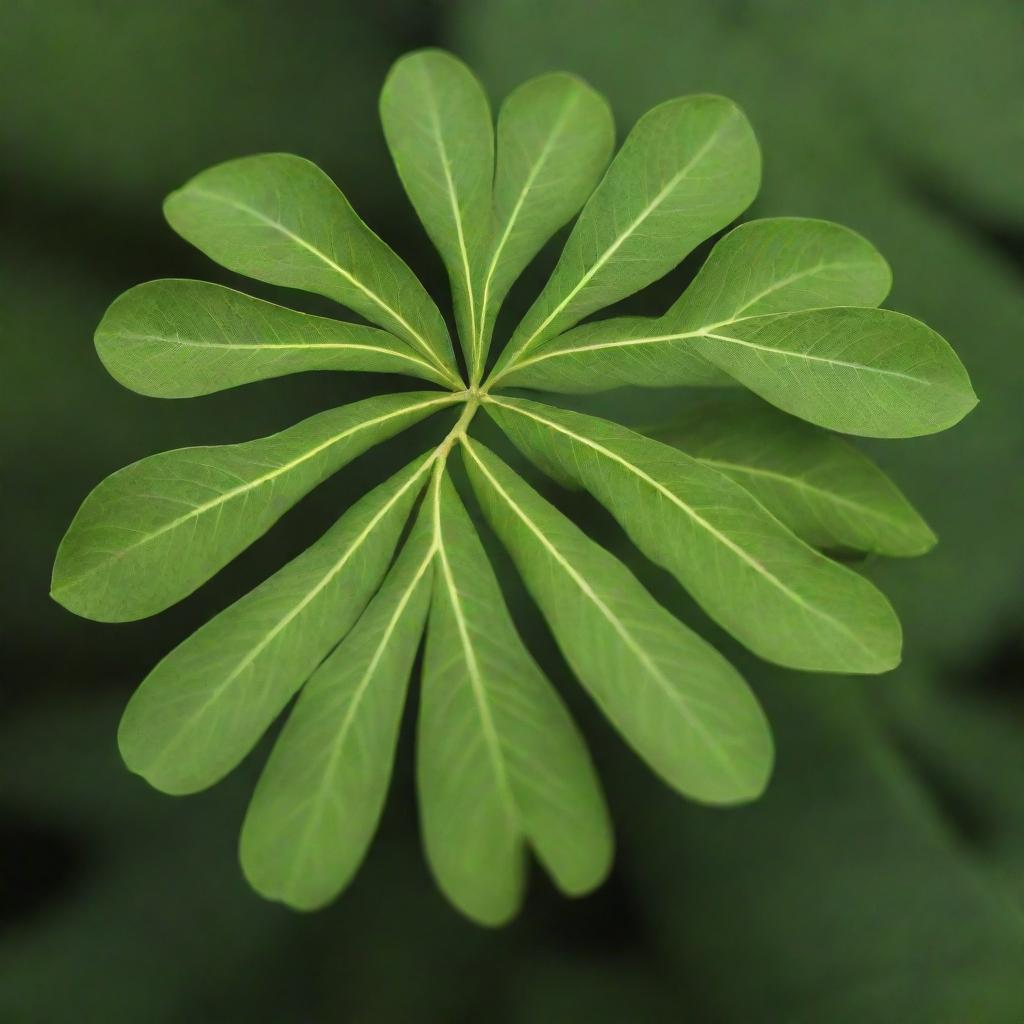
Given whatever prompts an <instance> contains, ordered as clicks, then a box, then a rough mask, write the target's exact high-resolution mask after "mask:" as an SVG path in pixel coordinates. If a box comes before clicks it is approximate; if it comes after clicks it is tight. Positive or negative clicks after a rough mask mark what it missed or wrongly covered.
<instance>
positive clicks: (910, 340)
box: [700, 306, 978, 437]
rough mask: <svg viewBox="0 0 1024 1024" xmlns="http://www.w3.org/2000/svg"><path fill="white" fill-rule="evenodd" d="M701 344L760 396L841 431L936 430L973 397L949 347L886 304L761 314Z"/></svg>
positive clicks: (900, 433)
mask: <svg viewBox="0 0 1024 1024" xmlns="http://www.w3.org/2000/svg"><path fill="white" fill-rule="evenodd" d="M700 351H701V353H702V354H704V355H705V356H706V357H707V358H708V359H710V360H711V361H712V362H714V363H715V364H716V365H717V366H719V367H721V368H722V369H723V370H725V371H726V372H727V373H728V374H729V375H730V376H731V377H734V378H735V379H736V380H737V381H739V382H740V383H741V384H743V385H744V386H745V387H748V388H749V389H750V390H751V391H753V392H754V393H755V394H757V395H760V396H761V397H762V398H763V399H765V401H768V402H771V403H772V404H773V405H776V406H778V407H779V408H780V409H783V410H785V411H786V412H789V413H792V414H793V415H794V416H799V417H800V418H801V419H805V420H809V421H810V422H811V423H817V424H818V425H819V426H822V427H828V428H830V429H831V430H839V431H842V432H843V433H847V434H860V435H862V436H864V437H916V436H918V435H920V434H933V433H935V432H936V431H939V430H946V429H948V428H949V427H951V426H953V424H954V423H959V422H960V420H962V419H963V418H964V416H966V415H967V413H969V412H970V411H971V409H973V408H974V406H975V405H977V402H978V399H977V398H976V397H975V394H974V391H973V389H972V388H971V382H970V380H969V378H968V376H967V372H966V371H965V370H964V368H963V366H962V365H961V363H960V360H959V359H957V357H956V354H955V353H954V352H953V350H952V349H951V348H950V347H949V345H948V344H947V343H946V342H945V341H944V340H943V339H942V338H940V337H939V335H937V334H936V333H935V332H934V331H933V330H931V328H929V327H926V326H925V325H924V324H923V323H921V322H920V321H919V320H915V319H914V318H913V317H909V316H904V315H903V314H902V313H893V312H891V311H890V310H888V309H861V308H859V307H855V306H850V307H840V308H837V309H808V310H804V311H803V312H799V313H773V314H768V315H767V316H757V317H753V318H752V319H750V320H743V321H741V322H738V323H735V324H733V325H732V326H730V327H723V328H718V329H716V330H714V331H709V332H708V333H706V334H704V335H703V336H702V337H701V339H700Z"/></svg>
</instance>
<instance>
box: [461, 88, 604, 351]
mask: <svg viewBox="0 0 1024 1024" xmlns="http://www.w3.org/2000/svg"><path fill="white" fill-rule="evenodd" d="M614 145H615V122H614V120H613V118H612V112H611V110H610V109H609V107H608V104H607V102H606V101H605V99H604V97H603V96H601V95H599V94H598V93H596V92H595V91H594V90H593V89H591V88H590V86H589V85H587V84H586V82H583V81H582V80H581V79H579V78H576V77H575V76H574V75H566V74H561V73H554V74H548V75H539V76H538V77H537V78H531V79H530V80H529V81H528V82H524V83H523V84H522V85H521V86H519V88H518V89H515V90H514V91H513V92H512V93H510V94H509V96H508V98H507V99H506V100H505V102H504V103H503V104H502V106H501V110H500V111H499V112H498V144H497V148H498V155H497V170H496V175H495V181H494V227H493V229H492V233H491V242H490V247H489V249H488V252H487V259H486V260H485V267H484V270H483V277H482V283H481V286H480V296H481V298H480V327H479V330H478V332H477V333H478V336H479V337H480V338H482V339H483V340H482V344H483V349H484V354H483V355H484V358H486V354H487V347H488V345H489V343H490V338H491V333H492V331H493V329H494V321H495V319H496V317H497V315H498V310H499V309H500V307H501V303H502V300H503V299H504V298H505V296H506V295H507V293H508V290H509V288H510V287H511V286H512V284H513V282H514V281H515V280H516V278H518V277H519V275H520V274H521V273H522V272H523V270H525V269H526V267H527V265H528V264H529V263H530V261H531V260H532V259H533V258H534V256H536V255H537V253H538V252H539V250H540V248H541V246H543V245H544V243H545V242H546V241H547V240H548V239H549V238H551V236H552V235H553V234H554V233H555V232H556V231H557V230H558V229H559V228H560V227H562V226H563V225H564V224H567V223H568V222H569V221H570V220H571V219H572V217H573V216H574V215H575V214H576V213H577V212H578V211H579V209H580V207H581V206H582V205H583V204H584V203H585V202H586V200H587V197H588V196H589V195H590V194H591V192H593V191H594V187H595V186H596V185H597V183H598V181H599V179H600V177H601V174H602V173H603V172H604V169H605V167H607V165H608V161H609V159H610V158H611V155H612V149H613V148H614Z"/></svg>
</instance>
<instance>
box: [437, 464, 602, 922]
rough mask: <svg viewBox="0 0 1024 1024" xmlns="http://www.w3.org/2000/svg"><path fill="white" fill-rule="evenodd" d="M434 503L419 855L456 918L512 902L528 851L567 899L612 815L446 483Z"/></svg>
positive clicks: (491, 914) (505, 912)
mask: <svg viewBox="0 0 1024 1024" xmlns="http://www.w3.org/2000/svg"><path fill="white" fill-rule="evenodd" d="M428 500H429V501H430V502H431V503H432V517H433V529H434V545H435V548H436V562H435V568H434V597H433V602H432V604H431V611H430V622H429V625H428V628H427V648H426V657H425V660H424V664H423V693H422V697H421V701H420V718H419V728H418V733H417V776H418V779H419V790H420V802H421V807H422V816H423V839H424V843H425V844H426V850H427V859H428V861H429V863H430V867H431V869H432V871H433V872H434V875H435V877H436V878H437V881H438V884H439V885H440V886H441V888H442V889H443V890H444V892H445V893H446V894H447V895H448V898H449V899H450V900H451V901H452V902H453V903H454V904H455V905H456V906H457V907H459V908H460V909H461V910H462V911H463V912H464V913H466V914H468V915H469V916H470V917H472V918H473V919H474V920H477V921H480V922H481V923H483V924H491V925H495V924H501V923H502V922H504V921H506V920H508V918H510V917H511V916H512V915H513V914H514V913H515V912H516V910H517V909H518V908H519V903H520V901H521V900H522V896H523V885H524V882H525V871H526V860H525V855H526V849H527V846H529V847H530V848H532V849H533V851H534V852H535V853H536V855H537V857H538V858H539V860H540V861H541V863H542V864H543V865H544V867H545V868H546V869H547V871H548V872H549V874H550V875H551V876H552V878H553V880H554V881H555V884H556V885H558V886H559V888H561V889H563V890H564V891H565V892H568V893H582V892H586V891H587V890H589V889H592V888H594V886H596V885H597V884H598V883H599V882H600V881H601V880H602V879H603V878H604V876H605V874H606V873H607V871H608V867H609V865H610V862H611V855H612V842H611V830H610V826H609V823H608V815H607V811H606V810H605V806H604V800H603V798H602V796H601V791H600V788H599V786H598V783H597V780H596V778H595V777H594V773H593V768H592V767H591V764H590V759H589V757H588V756H587V752H586V748H585V747H584V745H583V741H582V739H581V738H580V736H579V733H578V732H577V731H576V728H575V726H574V725H573V724H572V721H571V719H570V718H569V715H568V713H567V712H566V710H565V708H564V706H563V705H562V702H561V700H559V698H558V696H557V694H556V693H555V691H554V690H553V689H552V687H551V684H550V683H549V682H548V681H547V680H546V679H545V678H544V676H543V674H542V673H541V670H540V669H539V668H538V667H537V664H536V662H535V661H534V660H533V658H532V657H531V656H530V654H529V652H528V651H527V649H526V648H525V647H524V646H523V642H522V640H520V638H519V634H518V633H517V632H516V628H515V626H514V625H513V624H512V620H511V619H510V618H509V615H508V611H507V609H506V608H505V603H504V601H503V599H502V596H501V591H500V589H499V587H498V581H497V580H496V579H495V577H494V571H493V570H492V569H491V567H490V564H489V562H488V561H487V556H486V554H485V553H484V549H483V546H482V545H481V544H480V541H479V539H478V538H477V536H476V532H475V530H474V529H473V525H472V523H471V521H470V519H469V516H468V515H467V514H466V511H465V509H464V508H463V506H462V503H461V502H460V500H459V497H458V495H457V494H456V493H455V489H454V487H453V486H452V484H451V482H450V481H449V480H447V479H442V478H441V477H438V478H437V479H436V481H435V484H434V486H433V487H432V490H431V493H430V495H429V496H428Z"/></svg>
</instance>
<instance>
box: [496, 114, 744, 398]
mask: <svg viewBox="0 0 1024 1024" xmlns="http://www.w3.org/2000/svg"><path fill="white" fill-rule="evenodd" d="M760 177H761V158H760V152H759V150H758V148H757V142H756V140H755V139H754V133H753V132H752V130H751V128H750V125H749V124H748V123H747V119H746V118H745V117H744V116H743V114H742V113H741V112H740V110H739V109H738V108H737V107H736V106H735V105H734V104H733V103H731V102H730V101H729V100H726V99H723V98H722V97H720V96H688V97H685V98H683V99H678V100H669V101H668V102H667V103H662V104H661V105H660V106H657V107H655V108H654V109H653V110H651V111H649V112H648V113H647V114H645V115H644V116H643V117H642V118H641V119H640V120H639V121H638V122H637V125H636V127H635V128H634V129H633V130H632V131H631V132H630V133H629V137H628V138H627V139H626V141H625V143H624V144H623V147H622V149H621V150H620V151H619V153H618V155H617V156H616V157H615V159H614V160H613V161H612V165H611V167H610V168H609V169H608V173H607V174H606V175H605V177H604V179H603V180H602V182H601V184H600V185H599V186H598V187H597V189H596V190H595V192H594V194H593V195H592V196H591V197H590V199H589V201H588V202H587V205H586V206H585V207H584V208H583V212H582V213H581V214H580V219H579V220H578V221H577V223H576V226H575V228H573V232H572V234H571V235H570V236H569V241H568V242H567V243H566V246H565V249H564V250H563V252H562V256H561V258H560V259H559V261H558V265H557V266H556V267H555V272H554V274H553V275H552V277H551V280H550V281H549V282H548V284H547V286H546V287H545V288H544V290H543V291H542V292H541V294H540V296H539V297H538V299H537V301H536V302H535V303H534V304H533V305H532V306H531V307H530V309H529V311H528V312H527V314H526V316H525V317H524V319H523V322H522V323H521V324H520V325H519V326H518V327H517V328H516V331H515V334H513V336H512V340H511V341H510V342H509V344H508V347H507V348H506V349H505V351H504V353H503V354H502V356H501V358H500V359H499V360H498V364H497V367H498V369H499V370H500V369H504V368H505V367H507V366H508V365H510V363H511V362H512V361H513V360H514V359H516V358H518V357H519V356H521V355H525V354H526V353H528V352H529V351H530V350H531V349H533V348H535V347H536V346H537V345H539V344H541V343H542V342H544V341H546V340H547V339H548V338H551V337H553V336H554V335H556V334H559V333H561V332H562V331H564V330H566V328H569V327H571V326H572V325H573V324H575V323H577V322H578V321H579V320H581V319H582V318H583V317H584V316H586V315H587V314H588V313H593V312H594V311H595V310H598V309H601V308H603V307H604V306H608V305H610V304H611V303H613V302H616V301H617V300H619V299H621V298H624V297H625V296H627V295H630V294H632V293H633V292H635V291H638V290H639V289H640V288H643V287H644V286H645V285H648V284H650V283H651V282H652V281H655V280H657V279H658V278H659V277H662V276H663V275H664V274H666V273H667V272H668V271H669V270H671V269H672V268H673V267H674V266H675V265H676V264H677V263H679V261H680V260H682V259H683V257H684V256H686V255H687V253H689V252H690V251H691V250H692V249H693V248H694V246H696V245H698V244H699V243H700V242H702V241H704V239H706V238H707V237H708V236H709V235H712V234H713V233H714V232H715V231H718V230H719V229H720V228H722V227H724V226H725V225H726V224H728V223H729V221H731V220H732V219H733V218H734V217H736V216H737V215H738V214H740V213H742V212H743V210H744V209H746V207H747V206H748V205H749V204H750V202H751V200H752V199H753V198H754V196H755V194H756V193H757V187H758V184H759V182H760ZM497 379H499V377H495V380H497Z"/></svg>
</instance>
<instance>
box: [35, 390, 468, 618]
mask: <svg viewBox="0 0 1024 1024" xmlns="http://www.w3.org/2000/svg"><path fill="white" fill-rule="evenodd" d="M455 401H458V396H457V395H436V394H428V393H422V392H419V393H417V392H412V393H409V394H404V395H383V396H380V397H378V398H368V399H366V400H365V401H363V402H356V403H354V404H352V405H346V406H343V407H342V408H339V409H330V410H328V411H327V412H322V413H318V414H317V415H316V416H311V417H310V418H309V419H307V420H303V421H302V422H301V423H299V424H296V425H295V426H294V427H289V428H288V429H287V430H282V431H281V432H280V433H278V434H272V435H271V436H270V437H264V438H261V439H259V440H257V441H246V442H243V443H242V444H228V445H218V446H207V447H201V448H179V449H178V450H177V451H171V452H163V453H161V454H159V455H151V456H150V457H149V458H146V459H142V460H141V461H140V462H135V463H133V464H132V465H130V466H126V467H125V468H124V469H120V470H118V471H117V472H116V473H114V474H112V475H111V476H109V477H107V479H106V480H104V481H103V482H102V483H101V484H99V486H97V487H96V488H95V489H94V490H93V491H92V493H91V494H90V495H89V496H88V497H87V498H86V499H85V501H84V502H83V503H82V507H81V508H80V509H79V510H78V513H77V515H76V516H75V518H74V520H73V521H72V523H71V526H70V527H69V528H68V532H67V534H66V535H65V536H64V539H63V540H62V541H61V545H60V549H59V550H58V552H57V561H56V564H55V565H54V568H53V584H52V594H53V596H54V598H55V599H56V600H58V601H59V602H60V603H61V604H63V605H64V607H65V608H68V609H70V610H71V611H73V612H75V613H76V614H78V615H84V616H85V617H86V618H90V619H98V620H100V621H102V622H125V621H129V620H131V619H141V618H144V617H145V616H147V615H153V614H154V613H156V612H159V611H162V610H163V609H164V608H167V607H168V606H169V605H172V604H174V603H175V601H179V600H181V598H183V597H185V596H187V595H188V594H190V593H191V592H192V591H193V590H195V589H196V587H198V586H199V585H200V584H202V583H204V582H205V581H206V580H208V579H209V578H210V577H211V576H212V575H213V574H214V573H216V572H217V571H218V570H219V569H221V568H222V567H223V566H225V565H227V563H228V562H230V561H231V560H232V559H233V558H234V557H235V556H236V555H238V554H239V553H240V552H241V551H244V550H245V548H247V547H248V546H249V545H250V544H251V543H252V542H253V541H254V540H256V539H257V538H258V537H260V536H262V535H263V534H264V533H265V532H266V531H267V530H268V529H269V528H270V527H271V526H272V525H273V524H274V523H275V522H277V520H278V519H279V518H280V517H281V516H282V515H283V514H284V513H285V512H286V511H287V510H288V509H289V508H290V507H291V506H292V505H294V504H295V502H296V501H298V500H299V499H300V498H301V497H303V495H305V494H306V493H308V492H309V491H310V490H312V489H313V488H314V487H315V486H316V485H317V484H318V483H320V482H321V481H323V480H325V479H326V478H327V477H328V476H330V475H331V474H332V473H335V472H337V470H339V469H341V467H342V466H344V465H346V464H347V463H349V462H351V461H352V460H353V459H354V458H355V457H356V456H357V455H360V454H361V453H362V452H364V451H366V449H367V448H370V447H372V446H373V445H375V444H378V443H379V442H381V441H383V440H385V439H386V438H389V437H391V436H392V435H394V434H396V433H398V432H399V431H400V430H403V429H405V428H406V427H409V426H411V425H412V424H413V423H416V422H418V421H419V420H421V419H423V418H424V417H426V416H428V415H430V413H432V412H436V411H437V410H439V409H442V408H444V407H445V406H448V405H451V404H452V403H453V402H455Z"/></svg>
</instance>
